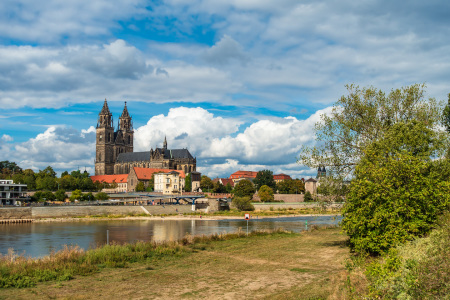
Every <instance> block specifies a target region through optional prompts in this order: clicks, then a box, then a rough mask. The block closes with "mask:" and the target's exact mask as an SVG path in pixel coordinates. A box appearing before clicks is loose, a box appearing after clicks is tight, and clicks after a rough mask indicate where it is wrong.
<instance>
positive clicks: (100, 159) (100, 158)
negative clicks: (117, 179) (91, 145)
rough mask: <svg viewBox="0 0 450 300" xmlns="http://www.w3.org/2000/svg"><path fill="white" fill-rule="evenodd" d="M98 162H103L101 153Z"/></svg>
mask: <svg viewBox="0 0 450 300" xmlns="http://www.w3.org/2000/svg"><path fill="white" fill-rule="evenodd" d="M98 161H102V154H101V153H99V154H98Z"/></svg>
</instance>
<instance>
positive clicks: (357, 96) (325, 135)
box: [298, 84, 442, 177]
mask: <svg viewBox="0 0 450 300" xmlns="http://www.w3.org/2000/svg"><path fill="white" fill-rule="evenodd" d="M346 87H347V90H348V95H347V96H342V97H341V98H340V99H339V100H338V101H337V103H336V104H335V105H334V107H333V109H332V111H331V113H329V114H326V115H325V114H324V115H322V116H321V121H320V122H318V123H317V124H316V126H315V135H316V141H317V143H316V145H319V146H315V147H306V146H305V147H303V148H302V151H301V154H300V157H299V160H298V162H299V163H301V164H304V165H307V166H309V167H314V168H317V167H318V166H320V165H326V166H328V170H331V171H332V172H333V173H334V174H336V175H338V176H341V177H347V176H349V175H350V176H351V175H352V173H353V171H354V170H355V167H356V165H357V164H358V163H359V162H360V160H361V159H362V158H363V157H364V156H365V153H364V150H365V149H366V148H367V147H368V146H369V145H370V144H371V143H372V142H374V141H378V140H380V139H382V138H383V137H384V135H385V133H386V132H387V131H388V130H389V129H390V128H391V127H392V126H393V125H394V124H397V123H399V122H402V123H407V122H409V121H412V120H416V121H419V122H423V124H425V125H426V127H427V128H435V127H436V125H437V124H438V123H439V121H440V120H441V119H442V118H441V113H440V108H439V105H438V103H437V102H436V101H435V100H434V99H425V96H424V94H425V91H424V88H425V86H424V85H419V84H415V85H411V86H408V87H405V88H402V89H396V90H392V91H391V92H390V93H389V94H388V95H386V94H385V93H384V92H383V91H381V90H378V89H376V88H373V87H369V88H363V89H360V88H359V87H358V86H354V85H347V86H346Z"/></svg>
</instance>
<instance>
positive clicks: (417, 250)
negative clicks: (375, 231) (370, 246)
mask: <svg viewBox="0 0 450 300" xmlns="http://www.w3.org/2000/svg"><path fill="white" fill-rule="evenodd" d="M349 266H350V267H349ZM348 267H349V270H351V272H352V276H350V277H349V278H352V279H353V282H352V281H351V280H350V279H348V281H349V282H348V291H349V293H350V295H349V296H350V298H365V299H449V298H448V297H449V295H450V214H449V213H447V214H446V215H445V216H444V217H443V218H442V220H441V222H440V224H439V227H438V228H437V229H435V230H433V231H432V232H431V233H430V235H429V236H428V237H425V238H418V239H416V240H414V241H412V242H409V243H407V244H405V245H401V246H398V247H396V248H392V249H391V250H390V251H389V252H388V253H387V254H385V255H384V256H382V257H381V258H378V259H366V258H364V257H356V258H354V261H353V262H352V264H349V265H348ZM357 269H359V274H360V277H361V276H363V277H364V278H359V279H358V278H355V277H356V276H355V274H358V271H357ZM361 282H365V285H366V290H365V291H364V292H361V291H359V293H356V291H357V290H358V289H360V286H361V285H364V284H361Z"/></svg>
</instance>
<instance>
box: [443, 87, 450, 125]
mask: <svg viewBox="0 0 450 300" xmlns="http://www.w3.org/2000/svg"><path fill="white" fill-rule="evenodd" d="M442 124H443V125H444V127H445V130H447V132H448V133H450V93H449V94H448V102H447V105H446V106H445V108H444V111H443V113H442Z"/></svg>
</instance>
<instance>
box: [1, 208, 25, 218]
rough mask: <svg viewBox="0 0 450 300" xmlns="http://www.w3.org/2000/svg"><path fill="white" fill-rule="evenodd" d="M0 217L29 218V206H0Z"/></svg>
mask: <svg viewBox="0 0 450 300" xmlns="http://www.w3.org/2000/svg"><path fill="white" fill-rule="evenodd" d="M0 219H31V208H30V207H0Z"/></svg>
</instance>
